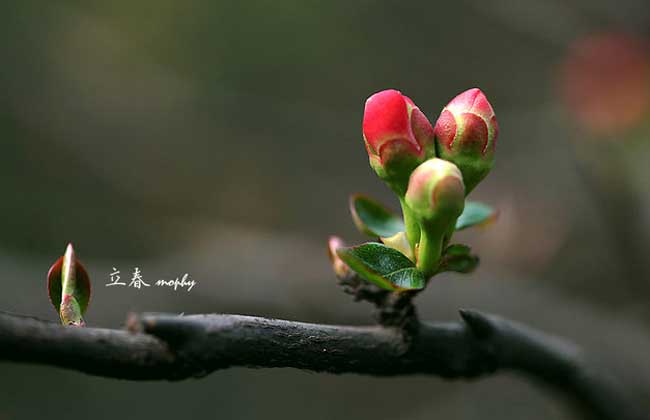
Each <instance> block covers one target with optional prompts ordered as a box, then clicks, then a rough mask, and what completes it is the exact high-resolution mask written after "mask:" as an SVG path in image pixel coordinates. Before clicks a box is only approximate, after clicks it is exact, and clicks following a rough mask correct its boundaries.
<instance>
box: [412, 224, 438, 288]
mask: <svg viewBox="0 0 650 420" xmlns="http://www.w3.org/2000/svg"><path fill="white" fill-rule="evenodd" d="M432 232H436V230H435V229H427V228H424V229H421V236H420V245H419V249H418V259H417V267H418V269H419V270H420V271H422V272H423V273H424V275H425V276H426V277H431V276H433V275H434V274H435V272H436V270H438V264H439V263H440V254H441V253H442V241H443V235H436V234H433V233H432Z"/></svg>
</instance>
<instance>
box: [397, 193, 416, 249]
mask: <svg viewBox="0 0 650 420" xmlns="http://www.w3.org/2000/svg"><path fill="white" fill-rule="evenodd" d="M399 203H400V205H401V206H402V215H403V216H404V226H405V227H406V238H407V239H408V241H409V245H411V250H412V251H413V255H415V246H416V245H417V243H418V242H419V241H420V224H419V223H418V220H417V219H416V218H415V215H414V214H413V211H412V210H411V209H410V208H409V206H408V205H406V201H405V200H404V196H400V198H399Z"/></svg>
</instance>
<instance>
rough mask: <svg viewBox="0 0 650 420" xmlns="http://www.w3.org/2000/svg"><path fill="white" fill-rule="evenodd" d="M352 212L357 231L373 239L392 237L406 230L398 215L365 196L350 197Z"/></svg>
mask: <svg viewBox="0 0 650 420" xmlns="http://www.w3.org/2000/svg"><path fill="white" fill-rule="evenodd" d="M350 212H351V213H352V219H353V220H354V224H355V225H356V226H357V229H359V231H360V232H361V233H365V234H366V235H369V236H371V237H374V238H376V237H390V236H393V235H395V234H397V233H398V232H401V231H403V230H404V222H403V221H402V219H401V218H400V217H399V216H398V215H396V214H395V213H393V212H392V211H390V210H388V209H387V208H386V207H384V206H383V205H381V204H379V203H378V202H376V201H375V200H373V199H372V198H370V197H367V196H365V195H362V194H354V195H352V196H350Z"/></svg>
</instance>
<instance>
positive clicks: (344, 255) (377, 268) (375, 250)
mask: <svg viewBox="0 0 650 420" xmlns="http://www.w3.org/2000/svg"><path fill="white" fill-rule="evenodd" d="M336 253H337V254H338V256H339V257H340V258H341V259H342V260H343V261H345V263H346V264H347V265H349V266H350V268H352V269H353V270H354V271H355V272H356V273H357V274H359V275H360V276H361V277H363V278H364V279H366V280H368V281H370V282H372V283H375V284H376V285H377V286H379V287H381V288H383V289H387V290H410V289H422V288H424V286H425V285H426V278H425V277H424V274H422V272H421V271H419V270H418V269H417V268H415V264H413V261H411V260H409V259H408V258H407V257H406V255H404V254H402V253H401V252H399V251H398V250H396V249H393V248H389V247H387V246H386V245H383V244H380V243H376V242H370V243H366V244H363V245H358V246H353V247H349V248H339V249H337V251H336Z"/></svg>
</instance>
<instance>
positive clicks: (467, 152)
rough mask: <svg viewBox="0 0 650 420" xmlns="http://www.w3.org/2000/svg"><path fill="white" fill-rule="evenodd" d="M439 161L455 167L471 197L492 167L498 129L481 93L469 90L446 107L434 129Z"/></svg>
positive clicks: (489, 107)
mask: <svg viewBox="0 0 650 420" xmlns="http://www.w3.org/2000/svg"><path fill="white" fill-rule="evenodd" d="M434 132H435V138H436V147H437V153H438V157H440V158H442V159H445V160H448V161H450V162H453V163H455V164H456V165H457V166H458V168H459V169H460V171H461V172H462V174H463V180H464V183H465V192H466V193H467V194H469V193H470V191H472V190H473V189H474V187H476V185H478V183H479V182H481V180H482V179H483V178H485V176H486V175H487V174H488V172H490V169H491V168H492V164H493V163H494V151H495V148H496V141H497V136H498V134H499V126H498V125H497V120H496V116H495V115H494V110H493V109H492V106H491V105H490V103H489V102H488V100H487V98H486V97H485V95H484V94H483V92H481V91H480V89H477V88H474V89H469V90H467V91H465V92H463V93H461V94H460V95H458V96H456V97H455V98H454V99H452V100H451V102H449V104H447V106H446V107H445V108H444V109H443V110H442V113H441V114H440V117H439V118H438V121H437V122H436V126H435V129H434Z"/></svg>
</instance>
